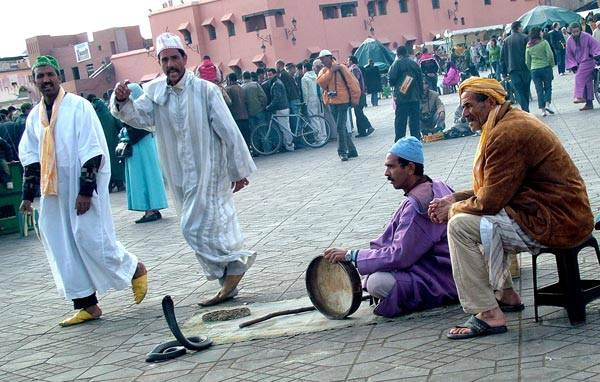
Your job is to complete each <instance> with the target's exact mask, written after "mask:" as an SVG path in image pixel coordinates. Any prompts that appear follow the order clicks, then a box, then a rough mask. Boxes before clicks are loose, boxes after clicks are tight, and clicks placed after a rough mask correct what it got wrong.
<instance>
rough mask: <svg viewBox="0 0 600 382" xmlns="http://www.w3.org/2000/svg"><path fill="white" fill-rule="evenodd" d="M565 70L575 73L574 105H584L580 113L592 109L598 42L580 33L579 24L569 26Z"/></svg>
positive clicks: (586, 34)
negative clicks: (569, 32)
mask: <svg viewBox="0 0 600 382" xmlns="http://www.w3.org/2000/svg"><path fill="white" fill-rule="evenodd" d="M566 53H567V55H566V58H567V65H566V68H567V69H568V70H571V71H573V72H574V73H575V100H574V101H573V102H575V103H585V106H583V107H582V108H581V109H579V110H581V111H583V110H591V109H593V108H594V104H593V101H594V67H595V66H596V61H595V59H596V60H597V59H598V58H599V56H600V42H598V41H596V39H595V38H594V37H592V35H590V34H589V33H586V32H582V31H581V25H579V23H573V24H571V37H569V39H568V40H567V52H566Z"/></svg>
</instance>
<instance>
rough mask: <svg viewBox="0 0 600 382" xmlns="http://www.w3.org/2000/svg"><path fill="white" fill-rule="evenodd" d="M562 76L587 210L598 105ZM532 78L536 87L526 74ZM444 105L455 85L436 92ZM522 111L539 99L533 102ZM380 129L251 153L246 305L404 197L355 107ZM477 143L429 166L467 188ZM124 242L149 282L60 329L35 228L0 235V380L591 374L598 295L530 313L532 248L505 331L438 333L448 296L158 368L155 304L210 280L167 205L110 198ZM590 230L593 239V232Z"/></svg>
mask: <svg viewBox="0 0 600 382" xmlns="http://www.w3.org/2000/svg"><path fill="white" fill-rule="evenodd" d="M572 81H573V76H572V75H568V76H565V77H557V79H556V80H555V81H554V85H555V102H556V106H557V109H558V110H559V113H558V114H557V115H555V116H550V117H547V118H546V119H545V120H546V121H547V122H548V124H549V125H550V126H551V127H552V128H553V129H554V130H555V131H556V133H557V134H558V135H559V136H560V138H561V140H562V142H563V143H564V145H565V146H566V148H567V149H568V151H569V152H570V154H571V155H572V157H573V159H574V160H575V162H576V163H577V165H578V167H579V169H580V171H581V173H582V175H583V177H584V179H585V181H586V183H587V186H588V192H589V195H590V198H591V202H592V207H593V209H594V212H595V213H597V212H598V209H599V208H600V176H599V171H600V162H599V158H600V134H598V129H599V126H598V122H597V121H598V117H599V116H600V112H599V111H597V110H594V111H591V112H586V113H583V112H579V111H578V110H577V105H574V104H572V103H571V86H572V85H571V84H572ZM532 88H533V86H532ZM443 101H444V102H445V103H446V110H447V114H448V116H449V117H450V116H451V115H452V114H453V111H454V108H455V107H456V104H457V102H458V98H457V96H456V95H448V96H443ZM531 109H532V110H534V111H535V110H536V104H535V101H534V102H532V104H531ZM366 114H367V116H368V117H369V118H370V119H371V121H372V123H373V125H374V126H375V127H376V128H377V131H376V132H375V133H374V134H373V135H372V136H370V137H368V138H362V139H359V140H356V143H357V146H358V150H359V153H360V156H359V157H358V158H356V159H352V160H350V161H349V162H345V163H342V162H340V160H339V159H338V157H337V155H336V150H335V145H332V144H330V145H328V146H326V147H324V148H322V149H317V150H298V151H296V152H294V153H286V154H279V155H275V156H270V157H262V158H257V159H256V163H257V165H258V169H259V170H258V172H257V174H256V175H255V176H254V177H253V178H252V179H251V185H250V187H249V188H248V189H247V190H244V191H242V192H240V193H239V194H237V195H236V202H237V207H238V210H239V215H240V221H241V223H242V225H243V230H244V233H245V235H246V244H247V247H248V248H251V249H254V250H256V251H258V253H259V257H258V260H257V262H256V264H255V265H254V267H253V268H252V269H251V270H250V271H249V272H248V275H247V276H246V277H245V279H244V281H243V283H242V288H241V291H240V295H239V298H237V299H236V300H235V302H230V303H228V305H227V306H234V305H236V304H241V303H252V302H256V301H259V302H266V301H278V300H285V299H291V298H297V297H301V296H304V295H305V294H306V292H305V289H304V270H305V269H306V266H307V265H308V263H309V261H310V260H311V259H312V258H313V257H314V256H316V255H317V254H319V253H320V252H321V251H322V250H323V249H325V248H327V247H329V246H332V245H337V246H343V247H354V248H357V247H365V246H367V245H368V242H369V240H370V239H372V238H374V237H376V236H377V235H378V234H379V233H380V231H381V229H382V227H383V226H384V225H385V223H386V221H387V220H388V219H389V217H390V216H391V214H392V213H393V212H394V210H395V209H396V208H397V206H398V204H399V203H400V202H401V200H402V199H403V196H402V193H401V191H395V190H393V189H392V187H391V186H390V185H389V184H388V183H387V181H386V180H385V178H384V177H383V171H384V168H383V159H384V156H385V153H386V150H387V149H388V147H389V146H390V144H391V143H392V140H393V136H394V133H393V111H392V108H391V105H390V101H389V100H387V101H383V102H382V103H381V105H380V106H379V107H377V108H372V107H369V108H367V109H366ZM477 142H478V138H477V137H467V138H460V139H454V140H447V141H439V142H432V143H428V144H426V145H425V157H426V166H425V169H426V173H427V174H429V175H430V176H432V177H434V178H441V179H443V180H445V181H447V182H449V183H450V184H451V185H452V186H454V187H455V188H456V189H462V188H465V187H468V186H469V183H470V168H471V163H472V159H473V154H474V151H475V148H476V145H477ZM111 196H112V206H113V216H114V219H115V224H116V228H117V235H118V237H119V239H120V240H121V241H122V242H123V243H124V244H125V245H126V247H127V248H128V249H129V250H130V251H132V252H133V253H135V254H136V255H138V256H139V257H140V258H141V259H143V261H144V262H145V263H146V266H147V267H148V269H149V271H150V274H149V275H150V276H149V277H150V291H149V294H148V296H147V297H146V300H145V301H144V302H143V303H142V304H141V305H134V304H133V303H132V297H131V293H130V291H119V292H112V293H108V294H106V295H103V296H100V297H101V300H100V304H101V307H102V309H103V311H104V315H103V317H102V319H101V320H97V321H94V322H91V323H89V324H85V325H81V326H76V327H71V328H60V327H58V325H57V323H58V322H59V321H60V320H61V319H62V318H63V317H65V316H68V315H70V314H71V313H72V310H71V305H70V303H69V302H66V301H63V300H62V299H60V298H59V297H57V294H56V289H55V287H54V283H53V280H52V277H51V275H50V271H49V268H48V264H47V261H46V258H45V256H44V251H43V249H42V246H41V244H40V243H39V242H38V241H37V239H35V238H34V237H29V238H27V239H22V238H20V237H19V236H17V235H12V236H2V237H0V285H1V289H2V294H1V295H0V322H2V326H1V328H0V343H1V344H2V346H1V347H0V380H2V381H31V380H43V381H68V380H77V381H103V380H111V381H166V380H174V381H296V380H301V381H337V380H340V381H341V380H347V381H356V382H358V381H386V380H388V381H398V380H406V381H447V380H457V381H473V380H494V381H497V380H507V381H508V380H510V381H512V380H597V381H600V316H599V314H598V310H599V305H598V303H592V304H590V305H588V308H587V323H586V324H584V325H580V326H571V325H570V324H569V322H568V320H567V318H566V312H565V311H564V310H562V309H559V308H552V307H541V308H540V312H541V314H542V316H543V317H542V321H540V322H539V323H536V322H535V321H534V319H533V308H532V303H533V298H532V290H531V288H532V286H531V285H532V284H531V261H530V256H528V255H526V254H523V255H521V261H522V277H521V279H520V280H519V281H517V284H516V287H517V288H518V289H519V290H520V292H521V293H522V295H523V298H524V301H525V304H526V305H527V309H526V310H525V311H524V312H522V313H519V314H509V319H510V322H509V332H508V333H507V334H505V335H499V336H492V337H487V338H479V339H473V340H467V341H462V342H455V341H452V342H451V341H449V340H447V339H446V338H445V336H444V333H445V331H446V330H447V329H448V328H449V327H451V326H453V325H455V324H458V323H461V322H463V321H464V319H465V317H466V316H465V314H464V313H463V312H462V311H461V309H460V307H459V306H452V307H448V308H444V309H440V310H435V311H431V312H423V313H418V314H414V315H409V316H405V317H400V318H397V319H395V320H393V321H391V322H386V323H380V324H377V325H369V326H363V327H355V328H349V329H336V330H329V331H325V332H319V333H307V334H301V335H297V336H294V337H280V338H272V339H265V340H255V341H249V342H242V343H236V344H227V345H215V346H213V347H212V348H210V349H209V350H207V351H203V352H200V353H194V352H189V353H188V354H187V355H185V356H183V357H181V358H179V359H177V360H174V361H169V362H166V363H162V364H149V363H146V362H144V358H145V354H146V353H147V352H148V351H149V350H150V349H151V348H152V347H153V346H154V345H156V344H157V343H160V342H163V341H166V340H170V339H171V338H172V337H171V335H170V333H169V331H168V329H167V326H166V324H165V322H164V319H163V317H162V312H161V307H160V301H161V299H162V297H163V296H164V295H166V294H170V295H171V296H173V299H174V301H175V303H176V308H177V311H176V312H177V315H178V318H179V320H180V321H181V322H183V321H184V320H187V319H188V318H190V317H191V316H192V315H194V314H196V313H198V312H200V308H199V307H198V305H197V303H198V302H199V301H200V300H202V299H205V298H208V297H210V296H212V295H213V294H214V293H216V291H217V289H218V285H217V283H215V282H207V281H205V280H204V279H202V277H200V275H199V269H198V266H197V263H196V260H195V258H194V255H193V253H192V252H191V251H190V249H189V247H188V246H187V245H186V244H185V242H184V240H183V238H182V236H181V234H180V232H179V225H178V220H177V218H176V216H175V211H174V210H173V209H168V210H166V211H165V213H164V219H163V220H162V221H159V222H156V223H149V224H143V225H136V224H133V221H134V220H135V219H136V218H138V217H139V213H134V212H130V211H127V210H126V207H125V206H126V199H125V194H124V193H117V194H112V195H111ZM597 237H600V236H599V235H597ZM580 259H581V260H580V261H581V268H582V274H583V275H584V276H587V277H594V276H595V277H596V278H597V275H598V265H597V263H596V259H595V256H593V255H592V254H591V253H590V252H587V255H586V256H580ZM540 260H541V262H540V274H541V283H542V284H545V283H549V282H551V281H552V280H555V277H556V276H555V273H556V271H555V266H554V264H553V261H551V256H543V257H541V258H540Z"/></svg>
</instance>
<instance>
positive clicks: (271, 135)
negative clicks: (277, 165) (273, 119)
mask: <svg viewBox="0 0 600 382" xmlns="http://www.w3.org/2000/svg"><path fill="white" fill-rule="evenodd" d="M281 140H282V137H281V133H280V132H279V130H278V129H277V127H275V126H269V125H260V126H257V127H256V128H255V129H254V130H253V131H252V133H251V134H250V143H251V144H252V147H253V148H254V150H256V152H257V153H259V154H261V155H271V154H273V153H274V152H277V150H279V147H280V146H281Z"/></svg>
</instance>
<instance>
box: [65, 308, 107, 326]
mask: <svg viewBox="0 0 600 382" xmlns="http://www.w3.org/2000/svg"><path fill="white" fill-rule="evenodd" d="M98 318H100V317H94V316H92V315H91V314H90V313H89V312H88V311H87V310H85V309H81V310H80V311H79V312H77V313H75V314H74V315H73V317H71V318H67V319H66V320H63V321H61V322H60V323H59V325H60V326H62V327H67V326H73V325H78V324H82V323H84V322H86V321H91V320H97V319H98Z"/></svg>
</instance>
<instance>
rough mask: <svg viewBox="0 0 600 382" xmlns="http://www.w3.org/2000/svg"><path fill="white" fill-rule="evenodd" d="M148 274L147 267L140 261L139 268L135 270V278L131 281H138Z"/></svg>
mask: <svg viewBox="0 0 600 382" xmlns="http://www.w3.org/2000/svg"><path fill="white" fill-rule="evenodd" d="M146 273H148V270H147V269H146V266H145V265H144V263H142V262H141V261H138V263H137V267H136V268H135V273H134V274H133V277H132V278H131V279H132V280H133V279H137V278H138V277H140V276H143V275H145V274H146Z"/></svg>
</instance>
